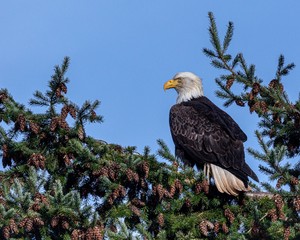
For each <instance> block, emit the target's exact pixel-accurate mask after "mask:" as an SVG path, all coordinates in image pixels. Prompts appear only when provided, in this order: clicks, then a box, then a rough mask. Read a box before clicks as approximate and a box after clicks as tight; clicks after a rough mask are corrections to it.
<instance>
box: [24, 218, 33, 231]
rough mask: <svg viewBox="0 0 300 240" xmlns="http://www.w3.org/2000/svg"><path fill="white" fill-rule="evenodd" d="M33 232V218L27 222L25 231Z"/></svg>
mask: <svg viewBox="0 0 300 240" xmlns="http://www.w3.org/2000/svg"><path fill="white" fill-rule="evenodd" d="M32 230H33V220H32V219H31V218H27V221H26V222H25V231H26V232H31V231H32Z"/></svg>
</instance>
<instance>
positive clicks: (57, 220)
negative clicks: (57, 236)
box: [50, 217, 59, 228]
mask: <svg viewBox="0 0 300 240" xmlns="http://www.w3.org/2000/svg"><path fill="white" fill-rule="evenodd" d="M58 222H59V218H58V217H53V218H52V219H51V222H50V225H51V227H53V228H54V227H56V226H57V225H58Z"/></svg>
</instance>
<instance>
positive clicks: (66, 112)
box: [60, 104, 69, 119]
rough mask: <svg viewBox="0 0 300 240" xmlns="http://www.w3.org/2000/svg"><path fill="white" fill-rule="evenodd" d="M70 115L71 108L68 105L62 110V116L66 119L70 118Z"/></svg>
mask: <svg viewBox="0 0 300 240" xmlns="http://www.w3.org/2000/svg"><path fill="white" fill-rule="evenodd" d="M68 113H69V106H68V105H66V104H65V105H64V106H63V107H62V109H61V112H60V115H61V118H62V119H66V117H67V116H68Z"/></svg>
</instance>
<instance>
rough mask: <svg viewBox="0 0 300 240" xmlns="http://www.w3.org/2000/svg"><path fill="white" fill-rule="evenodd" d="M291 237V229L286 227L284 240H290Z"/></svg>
mask: <svg viewBox="0 0 300 240" xmlns="http://www.w3.org/2000/svg"><path fill="white" fill-rule="evenodd" d="M290 235H291V228H290V227H286V228H285V229H284V234H283V239H284V240H289V237H290Z"/></svg>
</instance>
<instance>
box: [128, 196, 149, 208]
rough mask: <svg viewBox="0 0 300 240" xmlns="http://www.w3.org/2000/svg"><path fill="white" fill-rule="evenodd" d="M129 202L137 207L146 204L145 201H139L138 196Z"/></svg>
mask: <svg viewBox="0 0 300 240" xmlns="http://www.w3.org/2000/svg"><path fill="white" fill-rule="evenodd" d="M131 203H132V204H133V205H135V206H137V207H144V206H145V205H146V204H145V202H143V201H141V200H140V199H138V198H134V199H132V200H131Z"/></svg>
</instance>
